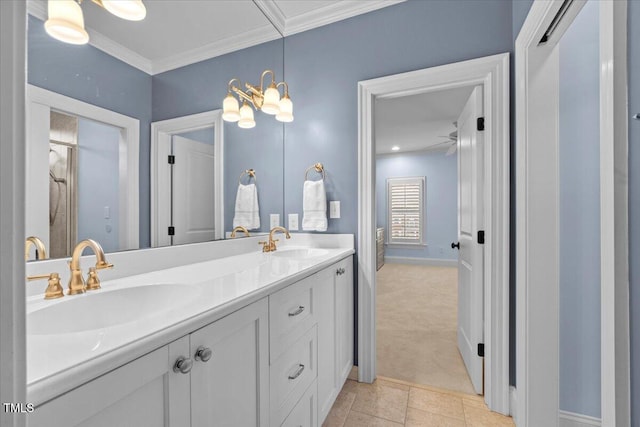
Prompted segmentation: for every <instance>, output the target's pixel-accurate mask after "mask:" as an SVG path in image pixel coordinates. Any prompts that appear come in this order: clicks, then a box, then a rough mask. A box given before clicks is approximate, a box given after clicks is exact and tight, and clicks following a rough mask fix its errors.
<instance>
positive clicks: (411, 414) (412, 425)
mask: <svg viewBox="0 0 640 427" xmlns="http://www.w3.org/2000/svg"><path fill="white" fill-rule="evenodd" d="M404 425H405V426H407V427H465V422H464V420H459V419H456V418H450V417H445V416H443V415H438V414H434V413H432V412H426V411H421V410H420V409H415V408H409V409H408V410H407V421H406V423H405V424H404Z"/></svg>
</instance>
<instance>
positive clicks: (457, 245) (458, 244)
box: [451, 242, 460, 250]
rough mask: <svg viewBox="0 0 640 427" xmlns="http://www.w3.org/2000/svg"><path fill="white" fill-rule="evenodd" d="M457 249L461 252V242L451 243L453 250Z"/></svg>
mask: <svg viewBox="0 0 640 427" xmlns="http://www.w3.org/2000/svg"><path fill="white" fill-rule="evenodd" d="M455 248H457V249H458V250H460V242H458V243H451V249H455Z"/></svg>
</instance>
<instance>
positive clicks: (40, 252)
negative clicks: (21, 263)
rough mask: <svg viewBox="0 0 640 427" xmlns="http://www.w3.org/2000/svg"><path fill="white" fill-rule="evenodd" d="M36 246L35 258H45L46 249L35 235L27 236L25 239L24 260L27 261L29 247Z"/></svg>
mask: <svg viewBox="0 0 640 427" xmlns="http://www.w3.org/2000/svg"><path fill="white" fill-rule="evenodd" d="M32 245H33V246H35V247H36V260H40V259H47V250H46V248H45V247H44V243H43V242H42V240H40V239H39V238H38V237H36V236H29V237H27V241H26V242H25V244H24V260H25V261H29V249H31V246H32Z"/></svg>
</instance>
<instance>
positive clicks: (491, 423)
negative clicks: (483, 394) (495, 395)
mask: <svg viewBox="0 0 640 427" xmlns="http://www.w3.org/2000/svg"><path fill="white" fill-rule="evenodd" d="M464 416H465V421H466V423H467V427H513V426H515V424H514V423H513V419H512V418H511V417H507V416H504V415H501V414H498V413H496V412H491V411H489V409H487V408H486V406H485V407H484V408H481V407H478V406H476V405H473V404H469V403H468V402H465V404H464Z"/></svg>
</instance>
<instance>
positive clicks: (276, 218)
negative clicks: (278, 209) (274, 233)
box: [269, 214, 280, 228]
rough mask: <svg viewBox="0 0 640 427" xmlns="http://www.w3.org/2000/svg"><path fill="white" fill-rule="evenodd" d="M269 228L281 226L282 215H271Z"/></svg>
mask: <svg viewBox="0 0 640 427" xmlns="http://www.w3.org/2000/svg"><path fill="white" fill-rule="evenodd" d="M269 223H270V225H269V228H273V227H277V226H279V225H280V214H271V215H269Z"/></svg>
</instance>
